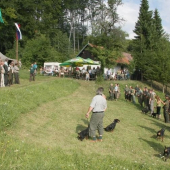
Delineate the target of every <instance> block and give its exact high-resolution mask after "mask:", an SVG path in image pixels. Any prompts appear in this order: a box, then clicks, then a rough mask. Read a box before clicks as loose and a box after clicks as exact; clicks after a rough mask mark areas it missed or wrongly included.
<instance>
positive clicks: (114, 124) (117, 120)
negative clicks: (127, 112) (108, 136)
mask: <svg viewBox="0 0 170 170" xmlns="http://www.w3.org/2000/svg"><path fill="white" fill-rule="evenodd" d="M119 122H120V120H119V119H114V121H113V122H112V123H111V124H110V125H108V126H107V127H106V128H104V130H105V131H107V132H113V130H114V129H115V127H116V123H119Z"/></svg>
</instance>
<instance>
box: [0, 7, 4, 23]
mask: <svg viewBox="0 0 170 170" xmlns="http://www.w3.org/2000/svg"><path fill="white" fill-rule="evenodd" d="M0 22H2V23H4V21H3V19H2V14H1V9H0Z"/></svg>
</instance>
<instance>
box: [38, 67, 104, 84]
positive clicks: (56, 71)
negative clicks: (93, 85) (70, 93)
mask: <svg viewBox="0 0 170 170" xmlns="http://www.w3.org/2000/svg"><path fill="white" fill-rule="evenodd" d="M100 71H101V70H100V68H99V67H97V68H95V67H93V68H92V67H91V66H88V67H87V68H85V67H83V68H82V69H81V68H79V67H74V68H72V67H68V68H64V67H60V68H59V67H58V66H56V67H54V68H53V69H52V68H46V67H45V68H42V67H41V68H40V74H41V75H42V74H49V75H52V76H53V75H55V76H57V77H65V76H68V77H74V78H76V79H83V80H87V81H89V80H95V79H96V77H97V76H98V75H99V74H100Z"/></svg>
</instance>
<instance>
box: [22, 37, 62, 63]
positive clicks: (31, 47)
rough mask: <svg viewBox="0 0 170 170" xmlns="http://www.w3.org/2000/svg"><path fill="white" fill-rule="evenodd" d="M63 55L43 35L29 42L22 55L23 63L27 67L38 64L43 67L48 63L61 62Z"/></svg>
mask: <svg viewBox="0 0 170 170" xmlns="http://www.w3.org/2000/svg"><path fill="white" fill-rule="evenodd" d="M61 60H62V55H61V53H59V52H57V51H56V50H55V49H54V48H53V47H52V46H51V43H50V39H49V38H48V37H46V36H45V35H43V34H40V35H39V36H37V37H35V38H33V39H31V40H28V41H27V43H26V45H25V48H24V50H23V53H22V62H23V64H24V65H25V66H30V64H31V63H33V62H35V61H36V62H37V64H38V65H39V66H42V65H43V64H44V62H47V61H61Z"/></svg>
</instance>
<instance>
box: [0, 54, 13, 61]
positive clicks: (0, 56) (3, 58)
mask: <svg viewBox="0 0 170 170" xmlns="http://www.w3.org/2000/svg"><path fill="white" fill-rule="evenodd" d="M6 58H7V59H8V60H14V61H15V62H16V60H15V59H12V58H9V57H7V56H5V55H3V54H2V53H1V52H0V59H1V60H2V61H5V59H6Z"/></svg>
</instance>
